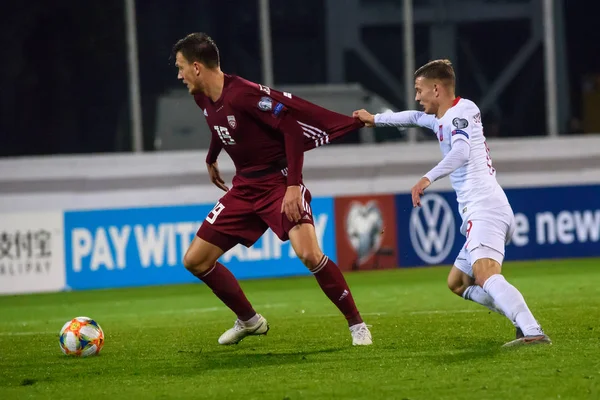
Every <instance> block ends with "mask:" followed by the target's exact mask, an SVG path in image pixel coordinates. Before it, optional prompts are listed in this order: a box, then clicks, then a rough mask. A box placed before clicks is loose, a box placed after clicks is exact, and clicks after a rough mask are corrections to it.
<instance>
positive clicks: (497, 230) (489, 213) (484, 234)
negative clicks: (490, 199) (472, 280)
mask: <svg viewBox="0 0 600 400" xmlns="http://www.w3.org/2000/svg"><path fill="white" fill-rule="evenodd" d="M461 231H462V233H463V234H464V235H465V236H466V240H465V245H464V246H463V247H462V249H461V250H460V253H458V257H456V260H455V261H454V266H456V268H458V269H460V270H461V271H462V272H464V273H465V274H467V275H469V276H470V277H473V264H474V263H475V261H477V260H479V259H482V258H491V259H492V260H495V261H497V262H498V263H499V264H500V265H502V262H503V261H504V247H505V245H506V244H507V243H509V241H510V238H511V237H512V235H513V233H514V231H515V215H514V214H513V211H512V208H511V207H510V206H506V207H501V208H495V209H491V210H484V211H475V212H473V213H472V214H471V215H470V216H469V218H468V220H467V221H465V223H464V224H463V229H461Z"/></svg>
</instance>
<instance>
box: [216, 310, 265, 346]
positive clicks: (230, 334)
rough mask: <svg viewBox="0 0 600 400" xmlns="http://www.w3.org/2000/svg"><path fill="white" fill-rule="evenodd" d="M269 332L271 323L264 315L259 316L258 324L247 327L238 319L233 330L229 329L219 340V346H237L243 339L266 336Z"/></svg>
mask: <svg viewBox="0 0 600 400" xmlns="http://www.w3.org/2000/svg"><path fill="white" fill-rule="evenodd" d="M268 331H269V323H268V322H267V320H266V319H265V317H263V316H262V315H260V314H259V315H258V322H257V323H256V324H254V325H252V326H245V325H244V324H243V322H242V321H240V320H239V319H237V320H236V321H235V323H234V324H233V328H231V329H228V330H226V331H225V333H223V334H222V335H221V337H220V338H219V344H226V345H227V344H237V343H239V342H240V341H241V340H242V339H243V338H245V337H246V336H250V335H266V334H267V332H268Z"/></svg>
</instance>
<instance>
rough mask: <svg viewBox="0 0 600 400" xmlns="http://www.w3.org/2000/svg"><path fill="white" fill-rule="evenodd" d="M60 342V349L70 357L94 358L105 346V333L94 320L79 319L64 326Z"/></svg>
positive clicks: (74, 319)
mask: <svg viewBox="0 0 600 400" xmlns="http://www.w3.org/2000/svg"><path fill="white" fill-rule="evenodd" d="M59 341H60V349H61V350H62V352H63V353H65V354H66V355H68V356H77V357H87V356H93V355H96V354H98V353H100V350H102V346H104V331H102V328H100V325H98V323H97V322H96V321H94V320H93V319H91V318H88V317H77V318H73V319H72V320H70V321H68V322H67V323H66V324H64V325H63V327H62V329H61V330H60V337H59Z"/></svg>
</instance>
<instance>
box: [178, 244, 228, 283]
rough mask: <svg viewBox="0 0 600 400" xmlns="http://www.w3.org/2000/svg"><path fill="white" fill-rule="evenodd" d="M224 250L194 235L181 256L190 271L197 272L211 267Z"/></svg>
mask: <svg viewBox="0 0 600 400" xmlns="http://www.w3.org/2000/svg"><path fill="white" fill-rule="evenodd" d="M223 253H224V251H223V250H222V249H221V248H220V247H218V246H216V245H214V244H212V243H209V242H207V241H206V240H204V239H202V238H200V237H198V236H196V237H194V240H192V243H191V244H190V247H188V249H187V251H186V253H185V256H184V257H183V265H184V266H185V267H186V268H187V269H188V270H189V271H191V272H192V273H194V274H199V273H203V272H206V271H208V270H209V269H210V268H212V267H213V266H214V265H215V263H216V262H217V260H218V259H219V257H221V256H222V255H223Z"/></svg>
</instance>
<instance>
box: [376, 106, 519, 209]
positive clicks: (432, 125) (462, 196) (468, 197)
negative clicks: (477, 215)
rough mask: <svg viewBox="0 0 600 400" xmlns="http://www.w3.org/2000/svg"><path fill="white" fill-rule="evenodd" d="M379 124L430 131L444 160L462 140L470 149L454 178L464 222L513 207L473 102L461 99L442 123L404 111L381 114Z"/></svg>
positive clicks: (377, 118)
mask: <svg viewBox="0 0 600 400" xmlns="http://www.w3.org/2000/svg"><path fill="white" fill-rule="evenodd" d="M375 124H376V125H377V126H421V127H424V128H429V129H431V130H432V131H433V132H434V133H436V135H437V138H438V141H439V142H440V149H441V151H442V154H443V156H444V157H446V155H447V154H448V153H449V152H450V150H451V149H452V147H453V145H455V143H457V141H459V140H462V141H465V142H466V143H467V144H468V145H469V147H470V151H469V153H468V154H469V156H468V159H467V161H466V162H465V163H464V164H462V165H461V166H460V167H458V168H457V169H455V170H454V171H453V172H452V173H451V174H450V182H451V183H452V188H453V189H454V190H455V191H456V196H457V201H458V208H459V213H460V215H461V216H462V219H463V221H466V220H467V219H468V217H469V215H471V214H472V213H473V212H475V211H481V210H488V209H491V208H498V207H503V206H508V205H509V202H508V199H507V198H506V194H505V193H504V190H502V188H501V187H500V185H499V184H498V181H497V180H496V170H495V168H494V167H493V165H492V159H491V157H490V151H489V149H488V147H487V144H486V141H485V136H484V135H483V125H482V123H481V112H480V111H479V108H478V107H477V105H476V104H475V103H473V102H472V101H471V100H467V99H461V98H460V97H458V98H457V99H456V101H455V102H454V105H453V107H451V108H450V109H449V110H448V111H447V112H446V113H445V114H444V116H443V117H442V118H440V119H438V118H436V116H435V115H432V114H425V113H424V112H420V111H403V112H399V113H384V114H377V115H376V116H375Z"/></svg>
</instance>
